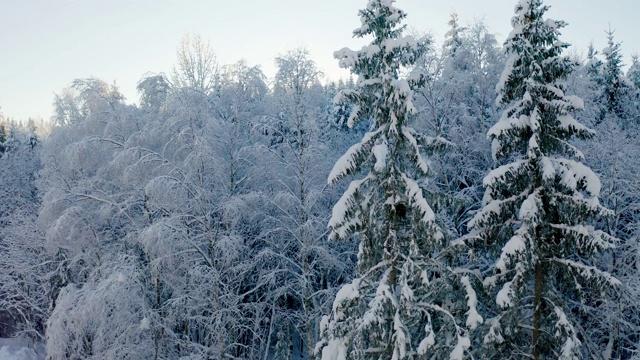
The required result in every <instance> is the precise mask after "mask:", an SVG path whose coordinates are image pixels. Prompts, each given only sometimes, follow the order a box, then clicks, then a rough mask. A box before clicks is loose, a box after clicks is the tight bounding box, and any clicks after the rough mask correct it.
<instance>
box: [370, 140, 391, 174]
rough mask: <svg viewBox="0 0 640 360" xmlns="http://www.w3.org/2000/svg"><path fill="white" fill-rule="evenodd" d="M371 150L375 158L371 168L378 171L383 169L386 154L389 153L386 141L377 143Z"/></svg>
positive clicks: (385, 162) (385, 163)
mask: <svg viewBox="0 0 640 360" xmlns="http://www.w3.org/2000/svg"><path fill="white" fill-rule="evenodd" d="M371 152H372V153H373V155H374V156H375V158H376V163H375V165H374V166H373V168H374V169H375V170H376V171H378V172H380V171H382V170H384V168H385V167H386V165H387V155H388V154H389V148H387V144H386V143H382V144H378V145H376V146H374V147H373V149H371Z"/></svg>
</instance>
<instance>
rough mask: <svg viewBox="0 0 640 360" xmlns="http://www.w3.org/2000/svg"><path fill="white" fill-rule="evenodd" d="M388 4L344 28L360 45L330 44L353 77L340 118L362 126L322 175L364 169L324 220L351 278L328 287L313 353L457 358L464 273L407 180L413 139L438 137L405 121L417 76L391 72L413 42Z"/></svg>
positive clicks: (375, 4) (415, 166)
mask: <svg viewBox="0 0 640 360" xmlns="http://www.w3.org/2000/svg"><path fill="white" fill-rule="evenodd" d="M393 3H394V0H370V1H369V2H368V5H367V7H366V9H363V10H361V11H360V17H361V20H362V27H360V28H358V29H356V30H355V31H354V35H355V36H357V37H365V36H368V35H373V37H374V40H373V41H372V42H371V43H370V44H369V45H368V46H365V47H364V48H362V49H361V50H360V51H352V50H350V49H343V50H340V51H338V52H336V53H335V56H336V57H337V58H338V59H339V60H340V65H341V66H342V67H345V68H351V70H352V72H353V73H355V74H357V75H358V76H359V78H358V81H357V88H356V90H343V91H342V92H341V93H340V94H339V95H338V100H340V101H347V102H352V103H353V104H354V108H353V111H352V113H351V116H350V118H349V120H348V123H349V125H350V126H353V125H354V124H355V123H356V122H358V121H361V120H367V119H370V120H371V127H370V131H369V132H368V133H366V134H365V135H364V138H363V139H362V141H361V142H360V143H358V144H356V145H354V146H352V147H351V148H350V149H349V150H348V151H347V153H346V154H344V155H343V157H342V158H341V159H340V160H339V161H338V163H337V164H336V165H335V167H334V169H333V170H332V172H331V174H330V175H329V183H330V184H332V183H335V182H337V181H339V180H340V179H342V178H344V177H346V176H348V175H351V174H354V173H356V172H358V171H362V170H367V169H368V173H367V174H366V176H365V177H364V178H363V179H360V180H355V181H353V182H352V183H351V185H350V186H349V187H348V189H347V191H346V192H345V193H344V195H343V196H342V198H341V199H340V200H339V202H338V203H337V204H336V205H335V207H334V209H333V215H332V218H331V220H330V222H329V226H330V228H331V231H332V235H331V237H332V238H346V237H349V236H352V235H354V236H356V237H357V238H359V240H360V248H359V253H358V271H357V275H356V278H355V279H354V280H353V281H352V282H351V283H349V284H346V285H344V286H343V287H342V288H341V290H340V291H339V292H338V293H337V295H336V299H335V301H334V304H333V311H332V313H331V316H325V317H324V318H323V321H322V324H321V331H322V335H323V338H322V341H321V342H320V343H318V345H317V346H316V354H317V355H318V356H319V357H321V358H322V359H324V360H329V359H332V360H337V359H342V360H344V359H414V358H422V356H427V357H429V358H445V357H450V358H452V359H462V358H463V357H464V356H465V352H466V350H467V349H468V347H469V343H470V340H469V337H468V332H467V331H466V329H464V327H463V326H461V325H460V324H459V323H460V322H461V323H464V320H462V321H458V318H462V317H463V316H464V314H465V312H466V314H467V318H466V320H467V325H468V326H469V327H470V328H475V327H476V326H477V325H478V324H479V323H481V322H482V318H481V317H480V315H479V314H478V313H477V311H476V310H475V303H476V297H475V293H474V292H473V289H472V288H471V285H470V282H469V279H468V278H467V277H462V278H460V279H459V280H458V281H456V278H455V274H453V272H452V271H451V270H448V269H447V268H446V267H445V266H444V263H443V261H442V260H441V258H440V256H441V254H442V252H443V250H442V249H443V245H444V242H445V241H444V236H443V235H442V233H441V232H440V230H439V228H438V226H437V225H436V223H435V216H434V212H433V210H432V208H431V207H430V206H429V203H428V202H427V200H426V199H425V197H424V196H423V190H422V188H421V185H420V184H419V182H418V180H416V179H417V178H418V177H422V176H424V175H427V174H428V173H429V171H430V169H429V162H428V161H427V159H425V158H424V157H423V154H422V152H421V148H422V147H423V146H424V147H427V148H432V149H433V148H435V147H438V146H442V145H444V144H446V141H445V140H443V139H440V138H428V137H426V136H422V135H420V134H418V133H417V132H416V131H415V130H413V129H412V128H411V127H410V126H409V120H410V117H411V115H412V114H414V112H415V109H414V107H413V99H412V94H413V90H412V89H413V88H414V87H416V86H418V85H420V84H421V83H422V82H423V78H422V77H420V76H417V77H412V78H409V79H400V78H399V72H400V70H401V69H402V68H406V67H410V66H411V65H412V64H414V62H415V61H416V59H417V58H418V57H419V56H420V54H421V53H422V51H423V47H422V46H421V45H420V44H419V43H417V42H416V41H415V40H414V39H413V38H411V37H408V36H407V37H405V36H403V35H402V32H403V30H404V28H405V27H404V26H402V25H400V23H401V21H402V20H403V19H404V18H405V17H406V14H405V13H404V12H403V11H402V10H400V9H398V8H396V7H395V6H394V5H393ZM465 296H466V299H465ZM460 299H462V304H460Z"/></svg>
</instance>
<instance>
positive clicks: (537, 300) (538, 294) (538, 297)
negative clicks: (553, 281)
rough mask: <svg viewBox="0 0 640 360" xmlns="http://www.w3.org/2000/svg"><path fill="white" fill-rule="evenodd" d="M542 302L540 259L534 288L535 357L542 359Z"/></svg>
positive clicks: (533, 343) (537, 264)
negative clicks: (540, 343)
mask: <svg viewBox="0 0 640 360" xmlns="http://www.w3.org/2000/svg"><path fill="white" fill-rule="evenodd" d="M541 303H542V263H541V262H540V260H538V261H537V262H536V278H535V284H534V290H533V339H532V340H533V341H532V346H533V358H534V359H535V360H538V359H540V348H539V347H538V342H539V340H540V313H541V311H542V310H541V309H540V307H541Z"/></svg>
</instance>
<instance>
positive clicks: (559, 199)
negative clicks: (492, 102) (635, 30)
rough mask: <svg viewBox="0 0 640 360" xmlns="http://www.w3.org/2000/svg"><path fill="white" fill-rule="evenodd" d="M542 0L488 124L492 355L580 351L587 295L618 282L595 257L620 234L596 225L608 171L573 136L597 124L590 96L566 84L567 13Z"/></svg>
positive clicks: (520, 24) (484, 221)
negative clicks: (556, 12) (556, 13)
mask: <svg viewBox="0 0 640 360" xmlns="http://www.w3.org/2000/svg"><path fill="white" fill-rule="evenodd" d="M547 10H548V7H547V6H544V5H543V3H542V0H520V1H519V2H518V4H517V5H516V7H515V16H514V17H513V19H512V25H513V31H512V32H511V34H510V35H509V37H508V39H507V41H506V43H505V48H506V52H507V54H508V55H509V58H508V61H507V66H506V68H505V70H504V72H503V76H502V79H501V81H500V83H499V86H498V90H499V93H500V95H499V97H498V100H497V102H498V104H499V105H500V106H501V107H502V109H503V113H502V117H501V119H500V120H499V121H498V123H496V124H495V125H494V126H493V127H492V128H491V129H490V130H489V132H488V136H489V138H490V139H491V140H492V141H493V144H492V150H493V155H494V159H495V160H496V161H497V162H498V164H499V165H500V166H499V167H498V168H496V169H495V170H493V171H491V172H490V173H489V174H488V175H487V176H486V177H485V179H484V185H485V187H486V192H485V196H484V199H483V205H484V207H483V208H482V210H481V211H480V212H478V214H476V216H475V217H474V218H473V219H472V220H471V221H470V223H469V227H470V228H471V229H472V230H474V231H475V234H474V235H478V236H479V237H480V238H481V239H482V243H481V245H480V248H484V249H486V250H487V251H488V252H487V255H488V256H494V257H493V259H495V261H494V262H492V265H491V266H490V268H489V269H484V270H485V273H487V276H486V277H485V279H484V285H485V286H486V287H487V288H489V289H490V290H497V292H493V291H492V294H493V296H494V300H495V305H497V307H495V308H494V309H493V311H495V313H494V314H493V316H492V317H491V318H490V319H488V320H487V324H488V328H487V332H486V335H485V336H484V344H485V348H484V350H485V351H486V353H484V355H483V356H485V357H487V358H500V359H520V358H523V357H532V358H534V359H542V358H545V359H547V358H559V359H578V358H580V357H581V343H582V341H581V340H580V339H581V337H582V336H584V334H583V333H582V332H581V330H580V328H579V326H578V325H579V321H578V320H577V319H578V318H579V316H581V315H582V316H588V315H587V314H582V313H581V311H582V310H583V309H582V308H581V307H580V300H581V299H584V298H585V297H591V298H593V297H598V296H600V294H601V292H600V291H601V290H602V289H605V288H608V287H610V286H615V285H617V284H619V281H618V280H617V279H615V278H614V277H613V276H612V275H611V274H609V273H607V272H605V271H602V270H600V269H599V268H598V267H596V266H595V265H594V261H595V260H594V257H595V256H596V255H597V254H598V253H599V252H602V251H606V250H608V249H611V248H612V247H613V246H614V244H613V243H614V242H615V239H614V238H612V237H611V236H609V235H607V234H606V233H604V232H602V231H599V230H596V229H595V228H594V226H593V222H594V219H595V218H597V217H598V216H600V215H603V214H608V213H609V211H608V210H606V209H605V208H603V206H601V205H600V203H599V201H598V195H599V192H600V187H601V185H600V180H599V179H598V177H597V176H596V175H595V174H594V173H593V172H592V171H591V170H590V169H589V168H588V167H587V166H586V165H584V164H583V163H582V162H581V161H582V160H583V155H582V153H581V152H580V151H579V150H578V149H577V148H576V147H574V146H573V145H571V144H570V143H569V141H570V139H571V138H573V137H576V138H581V139H586V138H590V137H592V136H593V132H592V131H591V130H589V129H588V128H586V127H585V126H583V125H582V124H580V123H579V122H577V121H576V120H575V119H574V117H573V116H572V115H571V112H573V111H574V110H578V109H581V108H582V107H583V102H582V100H581V99H579V98H577V97H575V96H568V95H566V94H565V92H564V86H563V81H564V80H565V79H566V77H567V75H568V74H569V73H570V72H571V71H573V69H574V67H575V66H576V64H575V63H574V62H573V61H572V60H571V59H569V58H567V57H563V56H562V52H563V50H564V49H565V48H567V47H568V46H569V45H568V44H566V43H564V42H562V41H560V40H559V36H560V29H561V28H562V27H564V26H565V25H566V24H565V22H563V21H556V20H551V19H545V18H544V14H545V13H546V11H547Z"/></svg>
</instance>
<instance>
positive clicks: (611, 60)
mask: <svg viewBox="0 0 640 360" xmlns="http://www.w3.org/2000/svg"><path fill="white" fill-rule="evenodd" d="M613 35H614V31H613V30H611V29H609V30H608V31H607V47H605V48H604V49H603V50H602V55H604V61H603V63H602V68H601V73H600V77H599V85H600V88H601V91H602V101H603V102H604V106H605V108H606V110H607V111H608V112H609V113H612V114H615V115H617V116H619V117H622V116H623V115H624V104H623V102H624V99H625V98H626V97H627V96H628V94H629V91H630V84H629V83H628V80H627V79H626V78H625V76H624V72H623V69H622V67H623V66H624V63H623V62H622V49H621V44H620V43H619V42H615V41H614V36H613Z"/></svg>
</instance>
